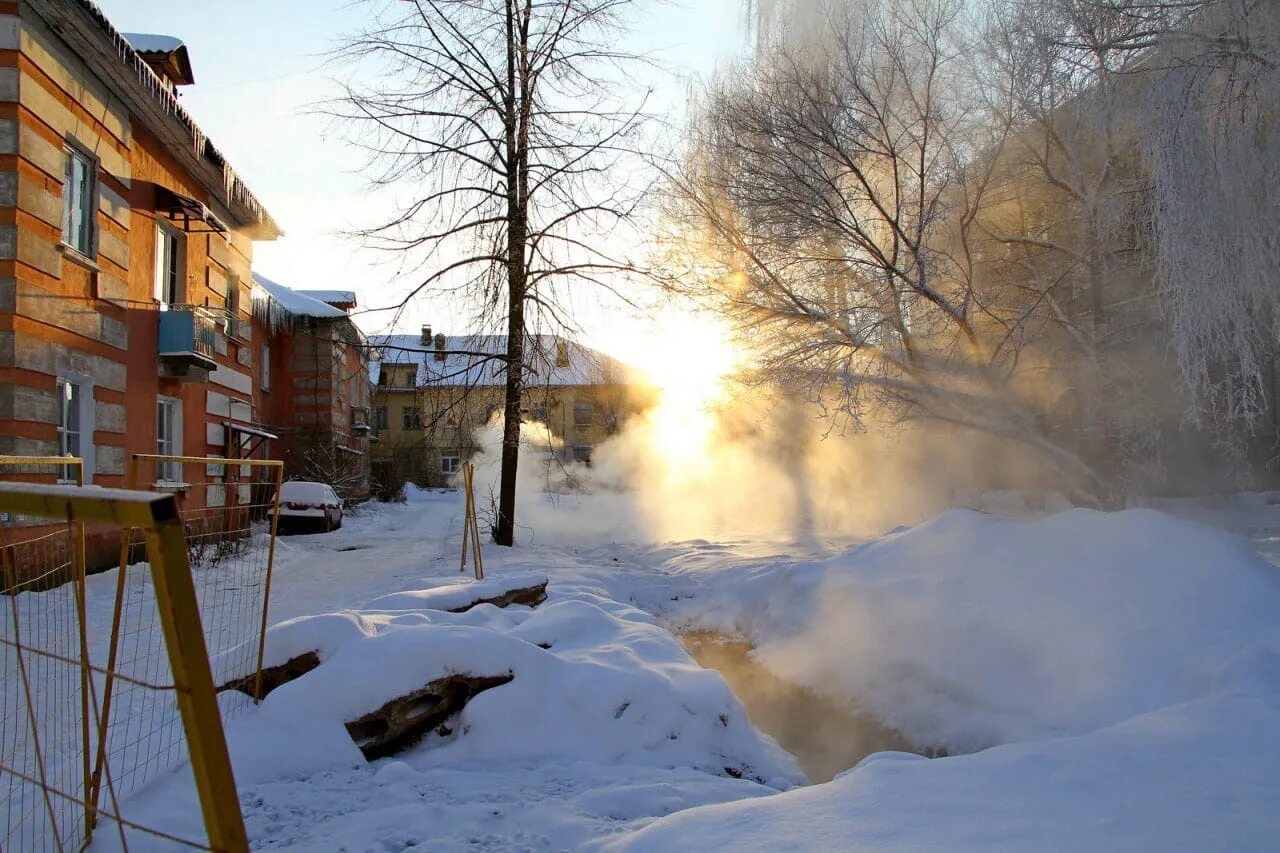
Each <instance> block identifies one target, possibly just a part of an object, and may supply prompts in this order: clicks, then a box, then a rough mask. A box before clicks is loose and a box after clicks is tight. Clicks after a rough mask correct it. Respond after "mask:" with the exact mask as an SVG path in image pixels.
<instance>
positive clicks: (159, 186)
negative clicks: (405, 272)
mask: <svg viewBox="0 0 1280 853" xmlns="http://www.w3.org/2000/svg"><path fill="white" fill-rule="evenodd" d="M131 40H132V41H131ZM0 43H2V47H3V50H2V51H0V453H5V454H19V455H41V456H44V455H73V456H80V457H82V458H83V459H84V461H85V479H86V480H87V481H89V482H92V483H98V484H102V485H105V486H123V485H124V484H125V475H126V470H127V467H128V459H129V457H130V455H131V454H134V453H164V454H173V455H190V456H228V457H233V458H235V457H242V456H248V455H250V454H253V455H256V456H264V455H266V454H268V453H269V452H270V449H269V445H270V440H271V436H270V433H269V432H268V431H267V430H265V429H263V428H262V424H261V409H262V405H263V399H262V394H261V389H260V388H259V387H258V381H257V377H258V375H259V364H258V359H259V357H260V352H261V350H260V349H259V347H258V345H257V343H256V342H255V334H254V331H253V323H252V315H251V313H250V302H251V288H252V276H251V265H252V258H253V244H254V242H255V241H257V240H271V239H275V238H276V237H277V236H279V234H280V229H279V228H278V227H277V226H276V224H275V222H274V221H273V220H272V218H271V217H270V215H269V214H268V213H267V212H266V210H265V209H264V208H263V206H262V205H261V204H260V203H259V202H258V201H257V199H256V198H255V197H254V196H253V194H252V193H251V192H250V190H249V189H248V188H247V187H246V186H245V184H244V183H243V182H242V181H241V180H240V178H239V177H238V176H237V175H236V174H235V172H234V170H233V169H232V168H231V166H230V165H229V164H228V163H227V161H226V159H225V158H224V157H223V156H222V154H221V153H220V152H219V151H218V150H217V148H216V147H215V146H214V145H213V144H212V143H211V142H210V141H209V139H208V138H207V137H206V136H205V135H204V133H203V132H202V131H201V130H200V128H199V127H198V126H197V125H196V124H195V122H194V121H193V120H192V119H191V117H190V116H189V115H188V114H187V112H186V111H185V110H184V109H183V107H182V106H181V105H180V104H179V102H178V99H177V94H176V92H177V89H178V87H180V86H183V85H189V84H191V83H192V82H193V80H194V78H193V75H192V73H191V64H190V58H189V56H188V55H187V50H186V47H185V46H184V45H183V44H182V43H181V42H180V41H178V40H177V39H173V38H168V37H159V36H145V35H144V36H128V37H127V36H125V35H123V34H121V33H119V32H117V31H116V30H115V28H114V27H113V26H112V25H111V23H110V22H109V21H108V20H107V19H106V18H105V17H104V16H103V15H102V13H101V12H100V11H99V10H98V8H97V7H96V6H95V5H94V4H93V3H92V2H89V0H22V1H21V2H4V3H0ZM135 43H136V45H137V47H135ZM170 476H172V477H173V478H174V479H179V478H178V476H177V475H176V474H175V473H174V472H173V471H167V470H166V469H163V468H161V469H159V470H157V471H156V472H155V474H154V477H155V478H156V479H158V480H164V479H165V478H166V477H170ZM140 485H143V486H145V485H147V484H145V483H144V484H140ZM171 485H174V486H175V487H178V486H180V485H181V484H179V483H174V484H171ZM209 494H210V495H212V494H214V490H212V489H211V490H210V491H209ZM188 499H190V500H193V501H201V500H204V497H203V496H201V495H195V494H193V495H189V496H188ZM209 499H210V500H212V499H213V498H209Z"/></svg>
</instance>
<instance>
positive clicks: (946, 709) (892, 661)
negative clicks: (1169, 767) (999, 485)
mask: <svg viewBox="0 0 1280 853" xmlns="http://www.w3.org/2000/svg"><path fill="white" fill-rule="evenodd" d="M1276 574H1277V573H1276V569H1275V567H1273V566H1272V565H1271V564H1269V563H1267V562H1266V561H1265V560H1263V559H1262V558H1261V557H1259V556H1258V555H1257V554H1256V553H1255V552H1254V551H1253V550H1252V549H1251V548H1250V547H1249V545H1248V544H1247V543H1246V542H1245V541H1244V540H1242V539H1239V538H1237V537H1235V536H1233V535H1231V534H1228V533H1224V532H1221V531H1218V530H1214V529H1211V528H1207V527H1202V526H1200V525H1197V524H1194V523H1190V522H1186V521H1180V520H1178V519H1175V518H1173V517H1171V516H1168V515H1164V514H1162V513H1158V512H1153V511H1148V510H1130V511H1126V512H1120V513H1101V512H1094V511H1089V510H1072V511H1070V512H1065V513H1061V514H1058V515H1054V516H1050V517H1047V518H1044V519H1041V520H1038V521H1034V522H1030V523H1020V522H1011V521H1000V520H997V519H994V518H990V517H988V516H985V515H982V514H980V513H975V512H971V511H956V512H951V513H947V514H945V515H942V516H939V517H938V518H936V519H934V520H933V521H931V522H928V523H926V524H922V525H919V526H917V527H914V528H910V529H906V530H903V531H900V532H895V533H892V534H889V535H887V536H885V537H883V538H881V539H878V540H874V541H872V542H870V543H868V544H866V545H863V546H860V547H856V548H853V549H850V550H849V551H847V552H846V553H843V554H840V555H838V556H836V557H833V558H830V559H827V560H824V561H814V562H809V563H803V564H791V566H790V567H789V570H788V571H785V572H784V571H779V570H778V567H777V566H772V565H762V566H758V567H755V568H748V569H747V570H745V571H743V572H742V575H741V577H740V578H737V579H735V578H732V577H727V578H724V579H723V581H724V583H723V584H722V585H721V587H722V588H720V589H719V590H718V591H717V593H716V594H715V595H712V596H710V597H708V598H707V599H706V605H707V606H708V609H709V610H710V611H712V612H709V613H708V617H709V619H708V621H712V622H718V623H720V624H722V625H725V623H728V624H727V625H725V626H726V627H730V628H732V629H734V630H737V631H740V632H742V633H744V634H745V635H747V636H748V637H750V638H751V639H752V640H753V641H754V642H755V643H756V645H757V647H758V651H757V655H758V657H759V659H760V660H761V661H762V662H763V663H765V664H766V665H767V666H769V667H770V668H771V669H774V670H775V671H776V672H777V673H778V674H779V675H780V676H781V677H784V678H787V679H790V680H793V681H799V682H801V683H804V684H806V685H808V686H810V687H813V688H814V689H817V690H819V691H822V692H827V693H832V694H837V695H841V696H843V697H846V698H849V699H852V700H854V701H856V702H857V703H858V704H859V705H860V706H861V707H862V708H864V709H865V710H867V711H868V712H870V713H871V714H872V715H874V716H875V717H877V718H878V719H879V720H880V721H881V722H882V723H884V724H886V725H888V726H890V727H892V728H896V729H899V730H901V731H902V732H903V734H904V735H906V737H907V738H908V739H909V740H911V741H913V742H915V743H917V744H920V745H922V746H941V747H945V748H946V749H948V750H950V751H952V752H957V751H972V750H975V749H980V748H984V747H988V746H992V745H994V744H1000V743H1009V742H1014V741H1026V740H1034V739H1039V738H1044V737H1053V736H1058V735H1064V734H1079V733H1083V732H1087V731H1090V730H1093V729H1096V728H1099V727H1101V726H1107V725H1112V724H1114V723H1118V722H1120V721H1122V720H1125V719H1127V718H1129V717H1132V716H1134V715H1137V714H1142V713H1146V712H1149V711H1154V710H1156V709H1159V708H1162V707H1165V706H1167V705H1171V704H1173V703H1177V702H1184V701H1187V700H1190V699H1193V698H1195V697H1197V696H1201V695H1204V694H1205V693H1206V692H1207V691H1210V690H1212V689H1214V685H1215V683H1216V680H1217V679H1218V678H1219V673H1220V671H1221V669H1222V667H1223V666H1224V665H1225V664H1226V662H1228V661H1230V660H1232V659H1233V658H1235V657H1236V656H1237V655H1240V654H1243V653H1247V652H1249V651H1250V650H1252V649H1258V648H1264V649H1267V648H1269V649H1280V620H1277V619H1276V616H1275V614H1276V613H1278V612H1280V585H1278V584H1277V577H1276Z"/></svg>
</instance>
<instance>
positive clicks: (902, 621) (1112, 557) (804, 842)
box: [99, 493, 1280, 851]
mask: <svg viewBox="0 0 1280 853" xmlns="http://www.w3.org/2000/svg"><path fill="white" fill-rule="evenodd" d="M561 511H562V512H563V513H565V523H564V524H561V525H558V527H557V533H556V534H555V537H554V538H553V537H551V536H544V537H543V539H544V541H541V542H539V543H537V544H529V545H524V546H521V547H517V548H515V549H509V550H508V549H499V548H494V547H490V548H488V549H487V551H486V569H487V570H488V575H489V577H488V579H487V580H485V581H484V582H480V583H477V582H475V581H467V580H463V579H460V575H459V574H458V562H457V561H458V555H459V551H460V541H459V533H460V531H461V504H460V502H459V499H458V497H457V496H456V495H455V494H449V493H439V494H437V493H423V494H419V495H416V496H415V499H414V500H412V501H410V502H409V503H408V504H404V505H391V506H374V507H369V508H367V509H364V510H361V511H360V512H358V513H356V514H352V515H350V516H348V519H347V522H346V525H345V527H344V529H343V530H341V531H339V532H336V533H333V534H328V535H318V536H296V537H289V538H282V539H281V540H280V544H279V546H278V550H277V569H276V577H275V585H274V589H273V595H272V598H273V609H272V622H273V625H274V627H273V628H272V630H271V632H270V634H269V638H268V654H267V664H268V665H272V664H280V663H283V662H284V661H286V660H289V659H291V658H295V657H296V656H298V655H301V654H304V653H307V652H314V653H315V654H316V656H317V657H318V659H319V661H320V663H319V666H317V667H315V668H314V669H312V670H311V671H310V672H307V673H306V674H305V675H302V676H301V677H299V678H297V679H296V680H293V681H291V682H288V683H286V684H284V685H282V686H280V687H278V688H277V689H275V690H274V691H273V692H272V693H271V694H270V695H269V696H267V698H266V699H265V700H264V701H263V703H262V704H261V705H260V706H259V707H258V708H254V709H249V710H248V711H247V712H245V713H243V714H241V715H240V716H239V717H237V718H236V719H234V720H232V721H231V722H230V723H229V725H228V741H229V744H230V748H231V751H232V758H233V762H234V764H235V772H236V777H237V781H238V784H239V788H240V798H241V803H242V806H243V810H244V814H245V819H246V823H247V827H248V831H249V834H250V837H251V839H252V841H253V844H254V846H255V847H257V848H262V849H268V848H272V849H296V850H347V851H365V850H369V851H373V850H378V851H382V850H410V849H430V850H451V849H471V850H543V849H547V850H560V849H571V850H573V849H591V850H601V849H606V850H673V849H676V850H699V851H701V850H714V849H726V850H733V849H769V850H776V849H795V850H803V849H827V850H847V849H854V848H898V849H904V848H912V849H918V848H921V847H935V848H941V849H948V850H954V849H969V848H991V847H997V848H1005V849H1017V850H1027V849H1055V850H1056V849H1069V850H1097V849H1125V850H1127V849H1134V850H1138V849H1140V850H1205V849H1230V850H1275V849H1280V784H1278V783H1277V775H1276V768H1277V767H1280V570H1278V569H1277V568H1276V566H1275V565H1273V564H1272V563H1271V562H1269V561H1268V560H1266V559H1264V558H1263V557H1260V556H1259V555H1258V552H1257V550H1255V547H1254V546H1253V545H1252V544H1251V543H1250V542H1249V541H1248V540H1246V539H1244V538H1240V537H1238V536H1236V535H1233V534H1231V533H1227V532H1224V531H1222V530H1220V529H1216V528H1213V527H1208V526H1201V525H1199V524H1196V523H1194V522H1191V521H1186V520H1181V519H1178V518H1175V517H1173V516H1171V515H1167V514H1162V513H1158V512H1154V511H1149V510H1131V511H1128V512H1124V513H1116V514H1102V513H1095V512H1089V511H1083V510H1075V511H1070V512H1066V513H1061V514H1058V515H1052V516H1049V517H1046V518H1042V519H1037V520H1031V521H1017V522H1015V521H1002V520H998V519H995V518H992V517H990V516H986V515H982V514H979V513H975V512H970V511H955V512H951V513H947V514H945V515H942V516H939V517H938V518H935V519H933V520H931V521H929V522H926V523H923V524H920V525H917V526H915V527H911V528H906V529H899V530H895V531H892V532H890V533H888V534H886V535H884V536H881V537H878V538H875V539H872V540H868V541H861V542H848V541H846V542H825V543H821V544H812V543H811V544H806V545H804V546H798V545H792V544H788V543H771V542H759V541H740V540H738V541H726V542H716V543H712V542H704V541H692V542H679V543H645V542H634V541H631V542H622V541H619V542H612V543H602V542H600V541H599V538H598V537H592V538H588V537H586V536H583V537H575V536H574V535H573V523H572V520H573V513H574V512H575V511H576V510H575V507H574V506H573V504H572V503H571V502H565V504H564V505H563V506H562V507H561ZM585 523H586V522H585V521H584V524H585ZM588 542H589V543H590V544H582V543H588ZM544 580H545V581H546V582H547V590H546V594H547V598H546V600H545V601H544V602H542V603H540V604H537V605H536V606H532V607H531V606H526V605H520V604H513V605H510V606H508V607H505V608H501V607H496V606H494V605H492V604H480V605H478V606H475V607H471V608H470V609H466V610H463V611H462V612H454V611H455V610H457V609H458V608H459V607H460V606H462V605H465V604H466V603H468V602H471V601H473V600H475V599H477V598H484V597H491V596H493V595H498V594H501V593H503V592H504V591H507V590H509V589H511V588H513V587H517V586H528V585H531V584H532V585H536V584H538V583H541V582H542V581H544ZM686 632H701V633H705V632H712V633H713V634H714V635H723V636H724V637H726V638H729V639H732V640H734V641H739V642H742V643H745V644H750V647H751V648H752V649H753V651H752V652H751V658H752V661H753V665H758V666H760V667H763V668H765V669H767V670H768V671H769V672H770V673H771V674H772V676H776V677H777V678H778V679H781V680H782V681H784V682H786V683H788V684H791V685H795V686H796V687H797V688H805V689H807V690H809V691H812V692H813V693H815V694H819V695H822V696H824V697H827V698H830V699H833V700H836V701H841V702H844V701H847V702H851V703H856V706H857V707H858V708H859V709H861V712H862V713H865V714H866V715H869V716H870V717H872V718H874V720H875V721H876V722H877V723H879V724H880V725H882V726H884V727H885V728H886V729H889V730H892V731H893V732H895V733H896V734H897V735H898V736H900V737H901V739H902V741H903V742H904V743H909V744H912V745H913V747H914V748H915V749H916V750H917V751H918V752H920V753H927V754H930V755H944V756H945V757H937V758H925V757H923V756H922V755H918V754H913V753H909V752H903V751H897V752H879V753H875V754H873V755H870V756H867V757H866V758H864V759H862V760H861V761H860V762H859V763H857V765H856V766H854V767H852V768H850V769H848V770H846V771H844V772H843V773H841V774H839V775H837V776H836V778H835V779H833V780H831V781H829V782H824V783H821V784H809V783H808V780H807V779H806V778H805V777H804V775H803V773H802V772H801V770H800V766H799V764H798V763H797V761H796V760H795V759H794V758H793V757H792V756H791V755H789V754H788V753H786V752H785V751H784V750H783V749H782V748H781V747H780V746H779V745H778V743H777V742H776V741H775V740H774V739H773V737H771V736H770V735H769V734H767V733H764V732H761V731H759V730H757V729H756V728H755V727H754V726H753V725H752V722H751V720H750V719H749V718H748V716H747V710H746V709H745V708H744V707H743V705H742V703H741V702H740V701H739V700H738V698H737V697H736V696H735V695H734V693H733V691H732V690H731V689H730V687H729V685H728V684H727V683H726V680H725V678H723V677H722V676H721V675H720V674H719V673H718V672H716V671H714V670H709V669H704V668H702V667H701V666H699V665H698V664H697V663H696V662H695V661H694V660H693V659H692V658H691V657H690V655H689V654H688V652H686V650H685V647H684V646H683V645H682V643H681V642H680V639H679V637H678V636H677V635H679V634H681V633H686ZM459 674H465V675H470V676H486V677H491V678H493V679H495V680H499V681H501V682H502V683H500V684H498V685H497V686H493V687H490V688H489V689H486V690H484V691H483V692H480V693H478V694H476V695H475V696H474V697H473V698H471V700H470V702H469V703H468V704H467V705H466V707H465V708H464V709H463V710H462V711H461V712H460V713H459V714H457V715H456V716H455V717H453V718H452V719H450V720H449V721H448V723H447V724H445V725H442V726H439V727H438V728H436V729H434V730H432V731H431V732H430V733H429V734H427V735H426V736H425V738H423V739H422V740H421V741H419V742H418V743H417V744H416V745H414V746H412V747H410V748H408V749H407V750H405V751H402V752H399V753H397V754H395V755H391V756H389V757H385V758H378V759H375V760H372V761H369V760H366V759H365V757H364V755H363V754H362V753H361V750H360V748H359V746H358V744H357V743H356V742H355V741H354V740H353V739H352V736H351V735H350V734H349V733H348V730H347V729H346V728H345V725H344V724H345V723H347V722H350V721H352V720H356V719H357V718H360V717H361V716H363V715H366V714H369V713H370V712H373V711H375V710H377V709H379V708H380V707H381V706H383V705H384V704H385V703H387V702H388V701H390V700H392V699H395V698H397V697H400V696H404V695H405V694H408V693H411V692H413V691H415V690H418V689H420V688H422V687H423V686H424V685H426V684H427V683H429V682H432V681H434V680H437V679H441V678H446V677H449V676H453V675H459ZM732 680H733V679H732V678H730V681H732ZM792 722H793V723H794V725H796V726H799V727H805V728H817V729H820V728H821V727H822V726H824V725H830V724H831V720H823V719H796V720H794V721H792ZM775 734H776V732H775ZM832 737H833V738H838V737H839V732H833V733H832ZM127 813H129V814H130V815H131V816H132V817H134V818H135V819H137V820H140V821H142V822H143V823H146V824H148V825H153V826H162V827H164V828H167V829H170V830H172V831H175V832H178V833H181V834H187V835H189V834H198V833H199V832H200V828H199V827H200V824H199V809H198V807H197V805H196V802H195V795H194V791H193V790H192V787H191V783H190V774H189V770H187V769H181V770H178V771H175V772H174V773H172V774H170V775H169V776H167V777H163V778H161V779H159V780H157V781H156V782H155V783H154V784H152V785H151V786H149V787H148V788H147V789H145V790H143V791H142V792H140V793H139V794H137V795H135V796H134V797H132V798H131V800H130V801H129V803H128V808H127ZM137 841H138V842H139V843H140V844H141V843H142V839H138V840H137ZM110 844H111V842H110V840H109V839H108V838H107V837H106V836H105V835H104V836H103V838H102V840H101V841H100V842H99V846H101V847H102V848H104V849H109V847H110ZM143 846H145V845H143Z"/></svg>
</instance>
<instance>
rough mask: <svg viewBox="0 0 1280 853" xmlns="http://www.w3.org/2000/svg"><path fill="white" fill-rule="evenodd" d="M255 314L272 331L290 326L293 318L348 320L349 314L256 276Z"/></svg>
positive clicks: (254, 277) (254, 281) (263, 277)
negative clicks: (289, 322) (290, 320)
mask: <svg viewBox="0 0 1280 853" xmlns="http://www.w3.org/2000/svg"><path fill="white" fill-rule="evenodd" d="M253 285H254V286H253V310H254V312H255V313H257V314H258V315H259V316H260V317H261V318H262V319H263V320H264V321H266V322H267V324H268V325H270V326H271V327H272V328H276V327H279V326H283V325H287V324H288V321H289V319H290V318H292V317H319V318H328V319H336V318H338V317H343V318H345V317H346V316H347V312H346V311H343V310H342V309H341V308H334V307H333V306H332V305H329V304H327V303H325V302H321V301H320V300H319V299H313V298H312V297H310V296H306V295H305V294H303V293H301V292H299V291H297V290H293V289H292V288H289V287H285V286H284V285H283V284H280V283H279V282H274V281H272V280H271V279H269V278H267V277H266V276H264V275H262V274H261V273H254V274H253Z"/></svg>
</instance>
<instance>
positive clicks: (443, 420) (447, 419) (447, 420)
mask: <svg viewBox="0 0 1280 853" xmlns="http://www.w3.org/2000/svg"><path fill="white" fill-rule="evenodd" d="M436 423H438V424H441V425H443V426H446V427H456V426H457V425H458V408H457V406H442V407H441V408H440V411H438V412H437V413H436Z"/></svg>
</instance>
